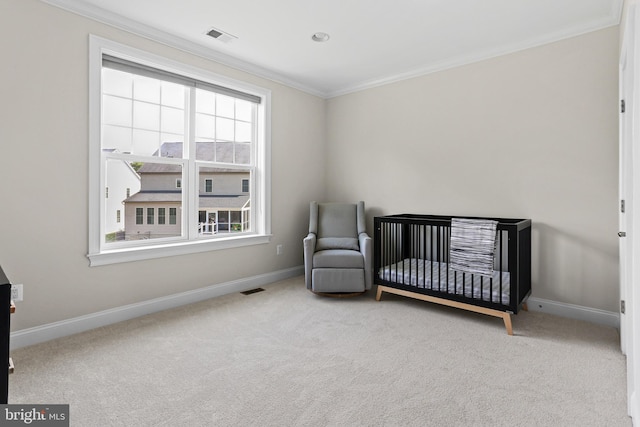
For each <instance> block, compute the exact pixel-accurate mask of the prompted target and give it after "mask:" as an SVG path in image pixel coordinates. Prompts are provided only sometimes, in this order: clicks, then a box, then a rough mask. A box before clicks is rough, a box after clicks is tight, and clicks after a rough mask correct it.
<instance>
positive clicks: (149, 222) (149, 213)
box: [147, 208, 155, 225]
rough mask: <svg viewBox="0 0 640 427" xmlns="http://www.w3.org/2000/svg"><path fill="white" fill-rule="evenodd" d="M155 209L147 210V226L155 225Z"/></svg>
mask: <svg viewBox="0 0 640 427" xmlns="http://www.w3.org/2000/svg"><path fill="white" fill-rule="evenodd" d="M154 211H155V209H154V208H147V225H153V220H154V218H155V215H154Z"/></svg>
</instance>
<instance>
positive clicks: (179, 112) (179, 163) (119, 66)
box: [89, 36, 270, 265]
mask: <svg viewBox="0 0 640 427" xmlns="http://www.w3.org/2000/svg"><path fill="white" fill-rule="evenodd" d="M90 44H91V64H90V70H91V73H90V118H91V122H90V133H91V138H90V140H91V146H90V156H91V164H90V168H89V169H90V174H91V176H90V195H89V197H90V218H89V226H90V241H89V259H90V260H91V265H102V264H109V263H113V262H123V261H131V260H136V259H149V258H155V257H158V256H170V255H177V254H183V253H192V252H202V251H205V250H213V249H224V248H230V247H237V246H245V245H251V244H259V243H267V242H268V241H269V232H270V222H269V196H270V194H269V192H270V187H269V176H270V175H269V163H268V158H269V141H270V138H269V119H268V118H269V108H270V93H269V91H266V90H264V89H261V88H258V87H255V86H252V85H249V84H245V83H242V82H238V81H235V80H230V79H227V78H224V77H221V76H217V75H214V74H211V73H209V72H207V71H204V70H200V69H197V68H194V67H190V66H187V65H184V64H181V63H178V62H175V61H171V60H168V59H165V58H161V57H158V56H155V55H152V54H149V53H145V52H142V51H139V50H136V49H132V48H128V47H126V46H123V45H120V44H118V43H115V42H111V41H108V40H105V39H102V38H99V37H95V36H91V39H90ZM214 180H215V181H216V186H215V188H214V186H213V182H214ZM198 182H200V183H202V182H204V186H203V187H204V188H202V187H200V186H199V184H198ZM200 185H201V184H200ZM239 185H241V188H242V190H243V191H242V193H243V194H238V193H237V189H238V186H239ZM100 188H101V189H102V197H100V196H96V195H95V189H100ZM107 188H110V190H109V191H110V193H111V196H112V198H113V199H115V202H113V203H112V205H113V206H116V205H117V204H120V206H121V207H120V208H119V209H122V206H124V208H123V209H124V215H122V217H123V222H124V227H121V228H122V231H121V232H120V235H121V236H122V238H119V239H113V238H109V233H107V231H108V230H107V226H106V223H107V221H106V218H107V217H108V216H109V215H113V211H111V212H109V210H110V209H111V206H112V205H108V204H107V203H106V202H105V201H103V199H104V198H105V197H106V196H107ZM99 193H100V192H99V191H98V194H99ZM167 209H168V211H169V221H168V224H167V221H166V212H167ZM221 209H224V210H225V212H226V215H227V216H226V224H225V227H224V230H222V229H220V230H219V228H218V227H217V224H216V222H215V220H214V218H216V215H217V212H218V210H221ZM201 211H204V212H206V218H207V219H208V220H207V223H206V227H204V228H203V226H202V224H201V223H200V222H199V219H200V218H199V212H201ZM156 212H157V215H158V216H157V219H156ZM111 218H113V216H111ZM145 219H146V221H145ZM209 219H211V220H209ZM205 228H206V230H207V232H203V230H204V229H205ZM132 249H135V250H132Z"/></svg>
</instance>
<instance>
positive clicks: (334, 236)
mask: <svg viewBox="0 0 640 427" xmlns="http://www.w3.org/2000/svg"><path fill="white" fill-rule="evenodd" d="M309 212H310V215H309V232H310V233H315V234H316V236H317V238H318V243H317V250H322V249H334V248H336V249H353V250H358V249H359V244H358V235H359V234H360V233H363V232H365V223H364V202H358V203H357V204H355V203H317V202H311V205H310V211H309Z"/></svg>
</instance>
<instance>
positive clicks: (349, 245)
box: [316, 237, 360, 251]
mask: <svg viewBox="0 0 640 427" xmlns="http://www.w3.org/2000/svg"><path fill="white" fill-rule="evenodd" d="M326 249H350V250H352V251H359V250H360V246H359V245H358V239H356V238H355V237H320V238H319V239H318V242H317V243H316V250H317V251H324V250H326Z"/></svg>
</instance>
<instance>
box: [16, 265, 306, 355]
mask: <svg viewBox="0 0 640 427" xmlns="http://www.w3.org/2000/svg"><path fill="white" fill-rule="evenodd" d="M301 274H304V268H303V267H302V266H300V267H294V268H289V269H286V270H280V271H275V272H272V273H267V274H261V275H258V276H253V277H247V278H244V279H239V280H234V281H231V282H226V283H221V284H217V285H212V286H207V287H205V288H200V289H195V290H193V291H187V292H181V293H179V294H174V295H169V296H166V297H161V298H155V299H152V300H148V301H143V302H139V303H135V304H129V305H125V306H122V307H118V308H112V309H109V310H104V311H99V312H97V313H92V314H88V315H85V316H80V317H75V318H72V319H67V320H62V321H60V322H54V323H49V324H47V325H42V326H36V327H34V328H28V329H22V330H19V331H16V332H12V333H11V338H10V343H11V348H12V349H17V348H21V347H27V346H30V345H34V344H38V343H41V342H45V341H49V340H52V339H56V338H62V337H65V336H68V335H73V334H77V333H80V332H84V331H88V330H90V329H95V328H99V327H101V326H107V325H111V324H114V323H118V322H122V321H124V320H129V319H133V318H136V317H140V316H144V315H147V314H151V313H156V312H158V311H162V310H167V309H170V308H175V307H179V306H182V305H185V304H191V303H195V302H198V301H204V300H206V299H209V298H214V297H219V296H222V295H227V294H231V293H234V292H243V291H247V290H249V289H254V288H257V287H261V286H265V285H268V284H270V283H274V282H277V281H280V280H285V279H289V278H292V277H296V276H299V275H301Z"/></svg>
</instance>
